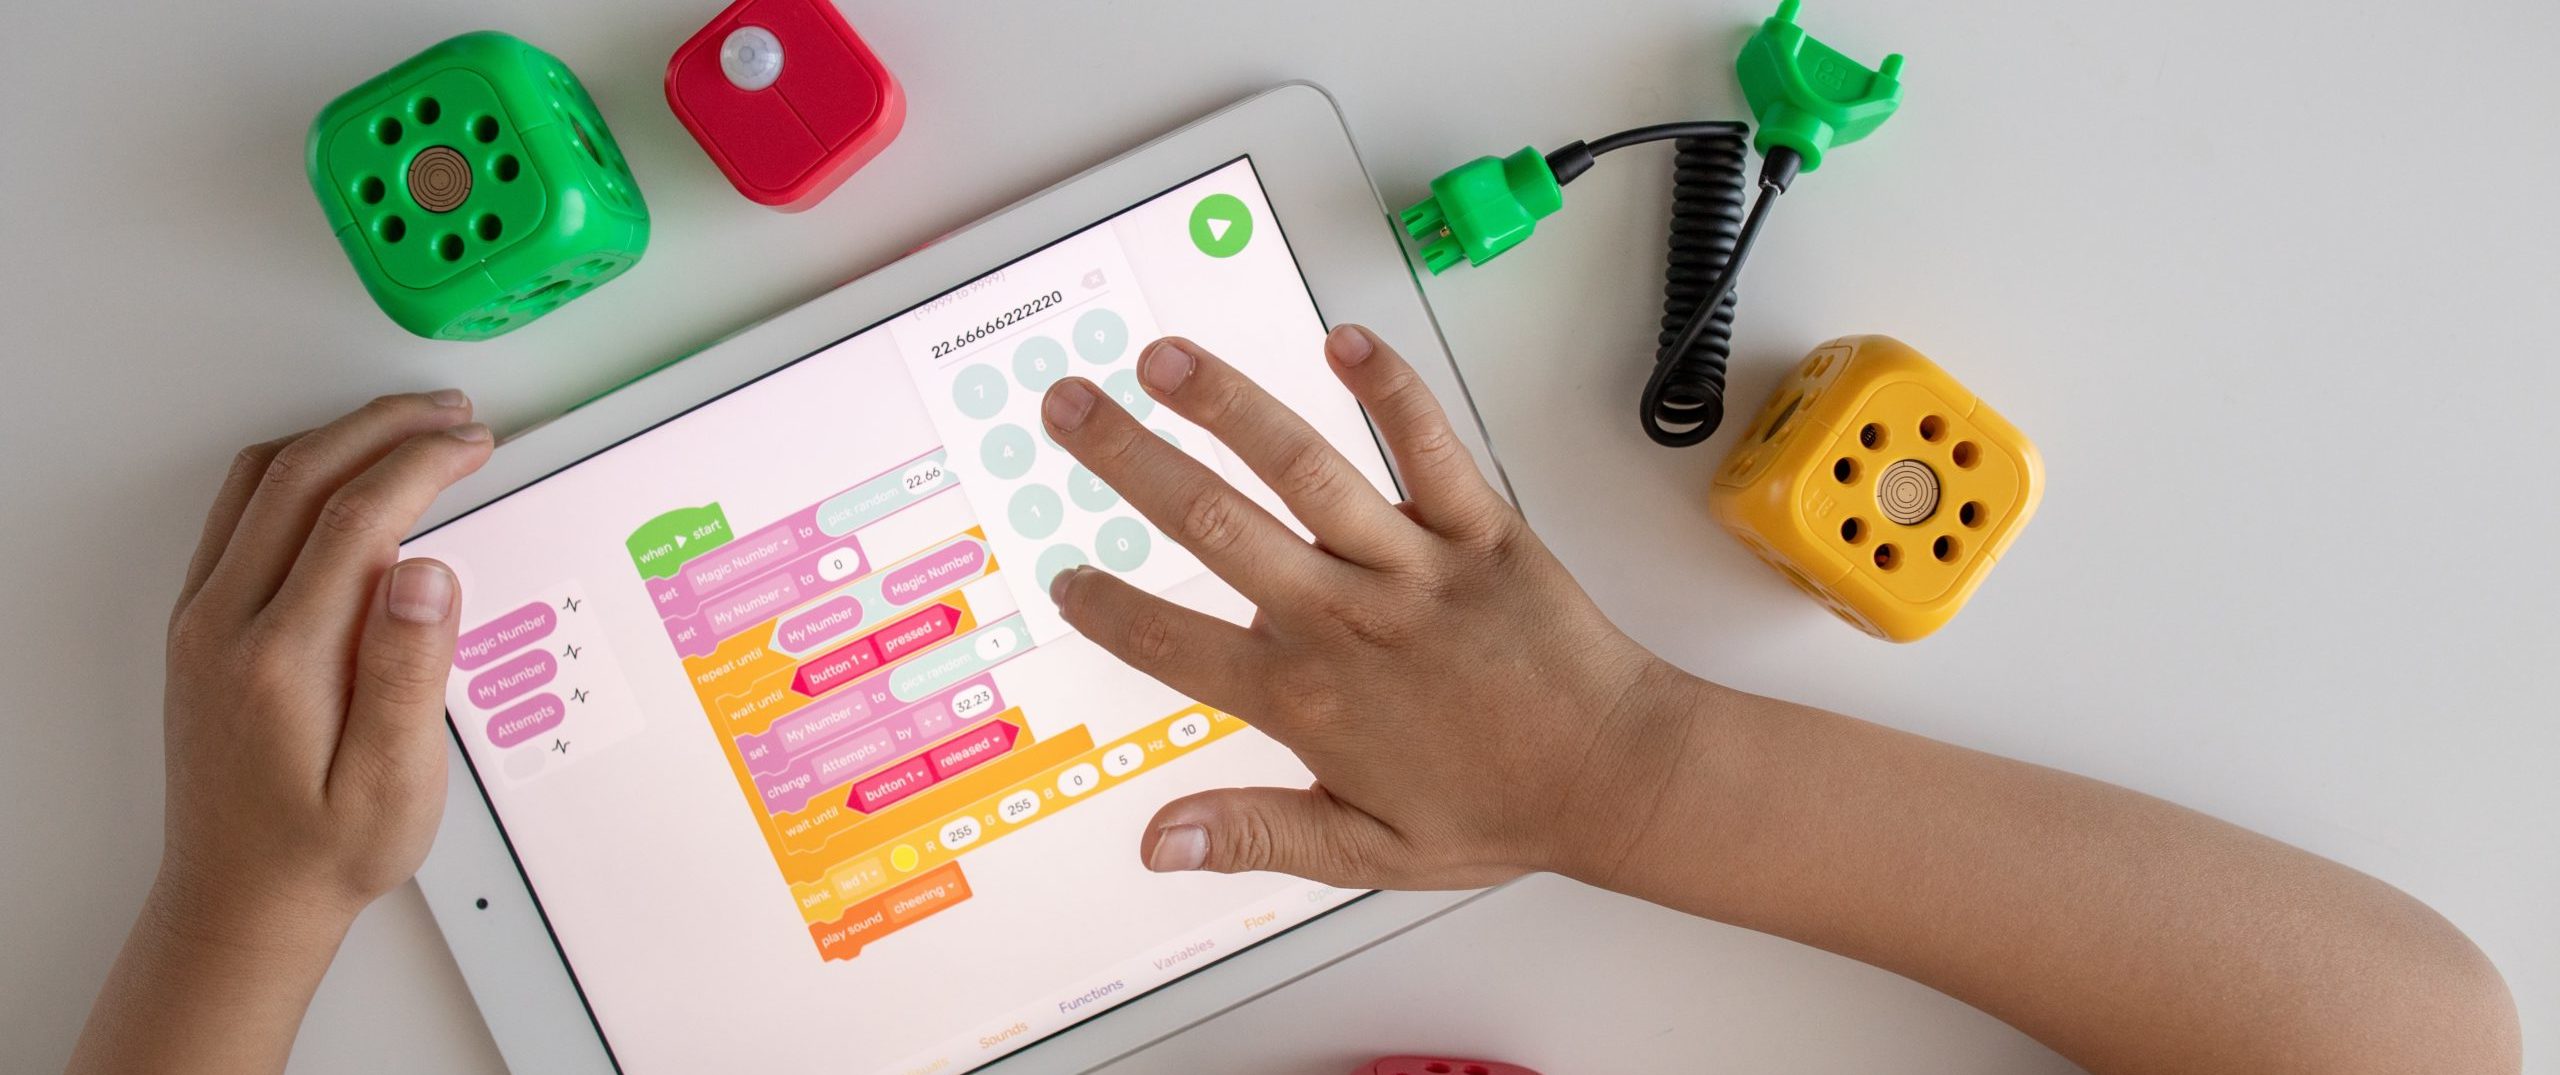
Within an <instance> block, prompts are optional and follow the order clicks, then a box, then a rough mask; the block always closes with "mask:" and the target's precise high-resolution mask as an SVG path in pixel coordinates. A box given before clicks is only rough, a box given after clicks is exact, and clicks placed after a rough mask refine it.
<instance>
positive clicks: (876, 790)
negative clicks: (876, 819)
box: [845, 757, 934, 814]
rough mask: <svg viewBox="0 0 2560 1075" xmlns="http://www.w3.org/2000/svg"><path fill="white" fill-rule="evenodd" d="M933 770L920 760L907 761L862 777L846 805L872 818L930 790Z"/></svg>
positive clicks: (855, 784)
mask: <svg viewBox="0 0 2560 1075" xmlns="http://www.w3.org/2000/svg"><path fill="white" fill-rule="evenodd" d="M933 781H934V776H933V766H931V765H928V764H926V763H925V760H924V758H922V757H913V758H908V759H907V760H905V761H902V762H899V763H898V764H896V765H893V766H890V767H889V768H887V769H884V770H881V771H880V772H877V773H873V774H871V775H870V776H866V777H863V778H862V779H860V780H857V781H855V782H854V784H853V794H852V795H851V796H848V797H847V798H846V799H845V805H846V806H850V807H852V808H854V809H855V810H858V811H860V812H862V813H865V814H874V813H878V812H880V811H881V810H882V809H884V808H886V807H888V806H890V805H892V804H894V803H896V802H897V801H898V800H900V799H904V798H906V797H907V796H910V795H913V794H915V793H917V792H919V791H923V790H924V789H926V788H929V787H932V786H933Z"/></svg>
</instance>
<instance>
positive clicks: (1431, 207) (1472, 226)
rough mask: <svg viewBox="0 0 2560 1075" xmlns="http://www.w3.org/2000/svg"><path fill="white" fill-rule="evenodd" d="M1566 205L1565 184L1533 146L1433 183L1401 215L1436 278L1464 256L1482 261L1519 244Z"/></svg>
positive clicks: (1484, 159)
mask: <svg viewBox="0 0 2560 1075" xmlns="http://www.w3.org/2000/svg"><path fill="white" fill-rule="evenodd" d="M1561 208H1564V187H1563V185H1562V184H1559V183H1557V182H1556V173H1555V170H1554V169H1551V168H1549V167H1547V159H1546V158H1545V157H1544V156H1541V155H1540V154H1539V153H1538V151H1537V150H1536V149H1535V148H1523V149H1521V150H1520V152H1518V153H1514V154H1512V155H1510V156H1508V157H1478V158H1476V159H1474V160H1471V161H1468V162H1467V163H1465V164H1461V165H1459V166H1457V167H1455V168H1451V169H1449V170H1448V171H1446V172H1442V173H1441V174H1440V178H1438V179H1434V180H1432V181H1431V196H1430V197H1428V198H1424V199H1422V200H1421V201H1418V202H1415V203H1414V204H1413V207H1412V208H1410V209H1407V210H1405V211H1404V212H1403V213H1401V214H1399V215H1398V217H1397V219H1398V220H1401V221H1403V222H1404V231H1405V234H1407V235H1410V236H1412V237H1414V238H1415V239H1416V240H1420V241H1422V243H1423V246H1422V264H1423V265H1424V266H1425V267H1426V268H1429V269H1430V270H1431V274H1432V275H1433V276H1438V275H1440V273H1441V271H1442V270H1445V269H1447V268H1448V267H1450V266H1452V265H1455V264H1457V263H1458V259H1459V258H1460V257H1464V258H1466V260H1467V263H1468V264H1470V265H1482V264H1484V263H1485V262H1488V261H1491V260H1493V258H1494V256H1495V255H1497V254H1500V253H1502V252H1503V251H1505V250H1509V249H1511V248H1512V247H1515V246H1518V245H1520V241H1521V240H1523V239H1526V238H1528V237H1529V233H1530V232H1531V231H1534V230H1536V229H1537V225H1538V218H1540V217H1543V216H1546V215H1547V214H1549V213H1552V212H1555V211H1556V210H1558V209H1561Z"/></svg>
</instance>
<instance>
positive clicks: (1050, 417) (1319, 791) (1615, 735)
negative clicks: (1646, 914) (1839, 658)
mask: <svg viewBox="0 0 2560 1075" xmlns="http://www.w3.org/2000/svg"><path fill="white" fill-rule="evenodd" d="M1325 354H1326V357H1327V358H1328V359H1330V361H1331V363H1332V365H1333V367H1334V371H1335V373H1336V374H1337V375H1338V376H1339V377H1340V378H1341V379H1342V382H1343V383H1344V384H1345V385H1347V386H1349V387H1350V389H1351V392H1352V394H1353V395H1354V396H1356V397H1358V398H1359V400H1360V402H1361V404H1362V405H1363V406H1365V407H1367V408H1368V410H1369V413H1370V414H1371V416H1372V417H1373V418H1374V419H1375V421H1376V423H1377V428H1378V431H1379V433H1380V434H1381V435H1382V437H1383V438H1384V439H1385V441H1386V444H1387V447H1388V449H1389V450H1390V451H1392V452H1394V453H1395V457H1396V460H1397V463H1398V467H1399V470H1400V472H1401V473H1402V475H1403V477H1404V480H1405V483H1406V486H1407V488H1408V489H1409V490H1410V492H1411V494H1412V500H1411V501H1410V502H1408V503H1405V504H1402V505H1397V504H1391V503H1389V502H1388V501H1387V499H1386V498H1385V497H1383V496H1380V495H1379V494H1378V491H1377V490H1376V489H1375V488H1374V487H1372V486H1371V485H1370V484H1369V482H1368V481H1367V480H1366V479H1364V478H1363V477H1362V476H1361V475H1360V472H1359V471H1358V470H1356V469H1354V468H1353V467H1352V465H1351V463H1350V461H1349V460H1346V459H1344V458H1343V457H1342V455H1341V454H1340V453H1338V452H1336V451H1335V450H1334V449H1333V447H1332V445H1330V444H1328V443H1327V442H1326V441H1325V440H1324V438H1323V437H1322V436H1321V435H1319V434H1318V433H1317V432H1316V431H1315V430H1314V429H1313V428H1312V427H1310V426H1309V425H1308V424H1307V423H1306V422H1305V421H1304V420H1302V419H1300V418H1299V417H1298V416H1297V415H1296V414H1295V413H1292V412H1291V411H1290V410H1289V409H1288V408H1287V407H1285V406H1283V405H1281V404H1280V403H1279V401H1277V400H1275V399H1273V398H1272V397H1271V396H1270V395H1268V394H1267V393H1265V392H1264V391H1263V390H1262V389H1261V388H1259V387H1257V386H1256V385H1254V383H1253V382H1252V381H1251V380H1249V379H1247V378H1246V377H1245V376H1244V375H1243V374H1241V373H1239V372H1237V371H1236V369H1235V368H1234V367H1232V366H1229V365H1227V364H1226V363H1225V362H1222V361H1220V360H1219V359H1218V358H1217V357H1215V356H1213V355H1210V354H1209V353H1207V352H1206V351H1203V350H1201V349H1200V348H1199V347H1197V345H1194V344H1191V343H1190V342H1188V341H1184V340H1165V341H1161V342H1159V343H1157V344H1156V345H1154V346H1153V347H1150V348H1149V349H1148V350H1147V352H1146V353H1145V354H1144V355H1143V356H1142V357H1141V358H1140V359H1139V366H1138V370H1139V380H1140V381H1141V382H1142V383H1144V384H1145V385H1146V390H1147V392H1148V394H1149V395H1152V396H1154V397H1155V398H1156V399H1158V400H1160V401H1162V402H1163V404H1164V405H1165V406H1167V407H1170V408H1172V409H1173V411H1174V412H1175V413H1177V414H1180V415H1182V416H1183V417H1184V418H1187V419H1189V420H1191V421H1192V422H1194V423H1196V424H1198V425H1199V426H1201V427H1202V428H1204V429H1206V430H1208V431H1209V432H1210V433H1211V434H1213V435H1215V436H1217V437H1218V438H1219V439H1220V440H1221V441H1224V442H1225V443H1226V445H1227V446H1228V447H1229V448H1230V449H1232V450H1233V451H1234V453H1235V455H1236V457H1237V458H1239V459H1241V460H1243V462H1244V463H1245V465H1246V466H1248V467H1251V468H1252V469H1253V471H1254V473H1255V474H1257V475H1259V476H1260V477H1261V478H1262V480H1263V481H1264V482H1266V483H1268V484H1269V485H1270V486H1271V487H1272V489H1273V490H1274V491H1276V492H1277V493H1278V494H1279V496H1280V498H1281V500H1282V501H1284V502H1285V503H1286V504H1287V505H1288V506H1289V508H1290V510H1291V511H1292V512H1293V513H1295V514H1296V515H1297V516H1298V518H1299V519H1300V520H1301V521H1303V522H1304V523H1305V524H1306V526H1307V528H1308V529H1309V530H1310V531H1311V532H1312V533H1313V534H1314V535H1315V538H1316V543H1315V544H1310V543H1308V542H1307V541H1305V540H1302V539H1300V538H1299V537H1298V536H1297V535H1296V534H1294V533H1292V532H1291V531H1290V530H1289V529H1288V528H1287V527H1285V526H1283V525H1282V524H1281V523H1280V521H1279V520H1278V519H1275V518H1273V517H1272V516H1271V515H1270V514H1268V513H1266V512H1265V511H1263V510H1262V509H1261V508H1260V507H1258V506H1256V505H1255V504H1254V503H1253V502H1252V501H1251V500H1249V499H1247V498H1246V497H1245V496H1244V495H1243V494H1242V493H1239V492H1237V491H1236V490H1235V489H1234V488H1233V487H1232V486H1229V485H1228V484H1227V483H1226V482H1225V481H1223V480H1220V478H1219V477H1218V476H1217V475H1216V474H1215V473H1212V472H1211V471H1210V470H1209V469H1208V468H1206V467H1203V466H1201V465H1200V464H1199V463H1198V462H1197V461H1195V460H1193V459H1192V458H1191V457H1190V456H1187V455H1184V454H1183V453H1182V452H1180V451H1179V450H1177V449H1175V448H1173V447H1172V446H1170V445H1168V444H1166V443H1165V442H1164V441H1163V440H1162V439H1161V438H1159V437H1157V436H1156V435H1155V434H1153V433H1151V432H1149V431H1148V430H1147V429H1146V428H1145V427H1144V426H1141V425H1139V424H1138V423H1137V422H1136V421H1135V420H1134V419H1132V418H1131V417H1130V416H1129V415H1128V413H1127V412H1125V411H1123V410H1122V409H1120V408H1119V407H1118V406H1117V405H1115V404H1114V403H1112V402H1111V400H1110V399H1109V398H1108V397H1107V396H1105V395H1104V394H1103V393H1101V392H1100V391H1098V390H1096V389H1095V388H1094V387H1093V386H1092V385H1091V384H1090V383H1087V382H1085V381H1083V380H1080V379H1069V380H1066V381H1061V382H1059V384H1058V385H1056V386H1055V387H1053V388H1051V389H1050V392H1049V396H1048V398H1047V400H1046V401H1045V403H1044V411H1043V414H1044V420H1045V421H1046V424H1047V425H1048V427H1049V431H1050V435H1051V436H1052V437H1054V438H1055V439H1056V440H1057V442H1058V443H1059V444H1060V445H1061V446H1063V447H1065V448H1066V449H1067V451H1069V452H1070V453H1072V454H1074V455H1075V457H1076V458H1077V459H1078V460H1080V461H1082V462H1083V463H1084V464H1085V465H1086V466H1087V467H1089V468H1091V470H1092V471H1093V473H1094V474H1095V475H1096V476H1097V477H1100V478H1101V479H1102V480H1103V481H1105V482H1107V483H1109V484H1110V485H1111V487H1112V488H1114V489H1116V490H1119V491H1120V492H1121V494H1122V495H1123V496H1124V497H1125V498H1126V499H1127V500H1128V501H1129V503H1130V504H1132V505H1133V506H1135V507H1136V508H1137V509H1138V510H1139V511H1140V512H1141V513H1143V514H1145V515H1146V517H1147V518H1148V519H1149V520H1150V521H1152V522H1154V523H1155V524H1156V526H1157V527H1158V528H1160V529H1162V530H1163V531H1164V532H1165V533H1166V534H1168V535H1171V536H1172V537H1173V538H1174V539H1175V540H1177V541H1179V542H1181V543H1182V544H1183V546H1184V547H1185V548H1188V549H1190V550H1191V551H1192V552H1193V553H1194V554H1196V555H1197V556H1199V557H1200V560H1201V562H1202V563H1204V564H1207V565H1208V567H1209V569H1210V570H1212V571H1215V572H1217V574H1218V575H1219V577H1221V578H1223V579H1225V580H1227V582H1228V584H1230V585H1232V586H1234V587H1235V588H1236V589H1237V590H1239V591H1241V592H1242V593H1243V594H1244V595H1245V596H1246V597H1248V598H1251V599H1252V600H1253V602H1254V604H1255V606H1256V607H1257V608H1258V609H1259V610H1260V611H1259V613H1258V614H1257V615H1256V616H1255V618H1254V622H1253V624H1252V626H1250V627H1239V626H1236V625H1234V624H1231V623H1227V622H1225V621H1222V620H1218V619H1215V618H1213V617H1210V616H1207V615H1204V614H1202V613H1198V612H1194V611H1191V610H1188V609H1184V608H1180V607H1178V606H1175V605H1174V604H1172V603H1170V602H1168V601H1165V600H1164V599H1162V598H1159V597H1155V596H1153V595H1150V594H1147V593H1144V592H1142V591H1140V590H1137V589H1135V588H1133V587H1131V586H1130V585H1128V584H1127V583H1124V582H1122V581H1120V580H1119V579H1117V578H1113V577H1112V576H1110V575H1108V574H1106V573H1104V572H1102V571H1099V570H1096V569H1092V568H1082V569H1078V570H1075V571H1073V572H1070V573H1067V574H1063V575H1060V576H1059V577H1058V578H1057V579H1056V580H1055V581H1054V582H1053V584H1052V590H1051V593H1052V596H1053V597H1054V598H1055V599H1056V600H1057V602H1058V605H1059V609H1060V611H1061V612H1062V614H1064V616H1065V617H1066V619H1067V621H1068V622H1069V623H1071V624H1073V625H1075V626H1076V628H1077V629H1078V630H1080V631H1082V632H1083V633H1084V634H1085V636H1086V637H1088V638H1091V639H1093V640H1094V641H1095V642H1096V643H1098V644H1100V645H1101V646H1102V647H1103V648H1105V649H1108V650H1110V651H1111V652H1112V653H1114V654H1116V655H1118V656H1119V657H1120V658H1121V659H1122V660H1124V661H1127V662H1128V663H1129V664H1130V665H1131V666H1132V667H1135V668H1137V669H1138V670H1140V671H1143V672H1146V673H1148V674H1150V675H1153V676H1156V677H1157V678H1159V679H1162V680H1163V681H1165V683H1167V684H1168V685H1170V686H1172V687H1173V688H1175V689H1176V690H1180V691H1182V692H1183V693H1185V694H1188V695H1190V696H1191V697H1193V698H1197V699H1199V700H1200V701H1203V702H1206V703H1208V704H1210V705H1213V706H1216V707H1218V708H1220V709H1223V710H1226V711H1227V712H1230V713H1233V714H1235V715H1237V716H1240V717H1242V718H1244V719H1246V720H1248V721H1251V722H1252V723H1253V725H1254V726H1255V727H1256V728H1259V729H1261V730H1263V731H1265V732H1267V733H1269V734H1270V735H1271V736H1272V737H1273V738H1275V739H1277V740H1279V741H1280V742H1281V743H1283V744H1285V745H1287V746H1288V747H1289V748H1290V749H1292V750H1293V751H1295V752H1296V753H1297V755H1298V757H1299V758H1300V759H1301V760H1302V761H1304V762H1305V763H1306V765H1307V767H1308V768H1309V769H1310V770H1312V771H1314V773H1315V775H1316V781H1317V782H1316V784H1315V786H1313V787H1311V788H1303V789H1301V788H1239V789H1226V790H1219V791H1211V792H1205V793H1202V794H1198V795H1193V796H1189V797H1187V798H1183V799H1179V800H1176V801H1174V802H1173V803H1171V804H1169V805H1167V806H1166V807H1165V808H1164V809H1163V810H1162V811H1160V812H1158V813H1157V815H1156V818H1155V821H1154V822H1153V823H1152V824H1151V825H1150V826H1149V831H1148V833H1147V834H1146V836H1145V838H1144V840H1143V842H1142V846H1141V854H1142V855H1143V857H1144V859H1145V861H1146V863H1147V865H1148V866H1149V867H1151V868H1153V869H1157V870H1186V869H1209V870H1216V871H1221V872H1235V871H1241V870H1279V871H1284V872H1288V873H1294V874H1298V875H1301V876H1305V877H1310V878H1314V879H1317V880H1320V881H1324V882H1327V883H1330V884H1335V885H1341V886H1344V887H1350V888H1406V889H1412V888H1466V887H1475V886H1479V885H1485V884H1490V883H1493V882H1496V881H1501V880H1506V879H1508V878H1510V877H1513V876H1517V875H1519V874H1521V873H1524V872H1528V871H1532V870H1558V871H1562V872H1571V873H1576V874H1578V875H1583V876H1590V875H1591V874H1593V873H1596V872H1606V870H1607V869H1608V867H1609V865H1610V863H1611V862H1612V861H1613V860H1614V858H1615V857H1616V856H1618V855H1620V854H1622V853H1623V852H1624V851H1625V850H1626V849H1627V848H1628V847H1630V846H1632V843H1633V841H1634V840H1635V838H1636V837H1637V835H1638V832H1639V830H1640V829H1641V828H1642V827H1643V824H1644V822H1645V821H1646V818H1645V817H1644V816H1639V815H1640V814H1641V813H1642V811H1640V810H1632V809H1631V808H1630V807H1629V806H1628V805H1627V804H1630V803H1639V802H1645V801H1649V800H1648V799H1647V798H1646V792H1648V791H1649V790H1650V789H1652V788H1653V787H1655V786H1658V785H1659V784H1660V783H1661V782H1662V781H1663V780H1664V779H1665V778H1666V776H1667V774H1666V772H1665V771H1664V766H1665V765H1666V764H1667V760H1668V759H1669V758H1670V757H1671V756H1672V754H1671V752H1669V751H1666V750H1662V749H1659V747H1658V740H1659V739H1660V738H1661V737H1662V736H1664V735H1666V734H1668V735H1677V734H1679V732H1678V727H1677V725H1678V722H1679V721H1680V720H1682V719H1683V718H1685V717H1686V716H1688V715H1690V714H1694V713H1695V712H1697V710H1698V708H1699V706H1700V705H1701V704H1702V702H1703V700H1704V698H1705V697H1706V695H1707V694H1708V693H1709V692H1711V691H1712V690H1713V688H1710V687H1709V686H1708V685H1706V684H1705V683H1703V682H1701V681H1699V680H1697V679H1695V678H1693V677H1691V676H1688V675H1686V674H1684V673H1682V672H1680V671H1679V670H1677V669H1674V668H1672V667H1671V666H1670V665H1668V664H1666V663H1664V662H1663V661H1661V660H1660V659H1658V658H1656V657H1654V656H1653V655H1652V654H1651V653H1649V652H1647V651H1645V650H1644V648H1643V647H1641V646H1638V645H1637V644H1636V643H1635V642H1634V641H1632V640H1630V639H1629V638H1627V637H1626V635H1624V634H1622V633H1620V632H1619V631H1618V629H1617V628H1616V627H1614V626H1612V625H1611V624H1610V623H1609V621H1608V619H1607V618H1606V617H1604V616H1603V615H1602V614H1601V612H1600V610H1599V609H1598V608H1597V607H1596V606H1594V605H1593V604H1592V602H1591V600H1590V598H1588V597H1587V596H1585V595H1584V593H1583V591H1582V588H1581V587H1580V586H1579V585H1577V584H1576V583H1575V582H1574V580H1573V578H1572V576H1571V575H1569V574H1567V573H1566V572H1565V569H1564V566H1563V565H1562V564H1560V563H1558V562H1557V560H1556V558H1555V556H1554V555H1553V554H1551V553H1549V552H1548V551H1547V548H1546V546H1545V545H1543V544H1541V543H1540V542H1539V541H1538V538H1537V535H1535V534H1533V533H1531V532H1530V531H1529V527H1528V524H1527V522H1526V521H1525V520H1523V519H1522V518H1521V517H1520V513H1519V512H1517V511H1515V510H1513V509H1512V507H1511V506H1510V505H1509V504H1508V503H1505V502H1504V501H1503V499H1502V498H1501V497H1500V496H1499V495H1498V494H1496V493H1495V492H1494V490H1493V488H1492V487H1491V486H1490V485H1488V484H1487V483H1486V482H1485V479H1484V477H1483V475H1482V474H1481V472H1479V471H1478V470H1477V469H1476V463H1475V460H1474V459H1473V458H1472V457H1471V456H1470V455H1469V454H1468V452H1467V449H1466V447H1465V446H1464V445H1463V444H1462V443H1461V442H1459V440H1458V439H1457V437H1456V436H1455V435H1454V434H1453V433H1452V432H1451V430H1450V426H1449V420H1448V417H1447V416H1446V415H1445V414H1443V413H1442V411H1441V409H1440V405H1439V403H1438V401H1436V400H1435V399H1433V398H1432V395H1431V392H1430V389H1429V388H1427V387H1426V386H1424V384H1423V383H1422V380H1421V378H1420V377H1418V376H1416V375H1415V373H1414V371H1413V368H1412V367H1411V366H1409V365H1407V364H1406V363H1405V360H1404V359H1403V358H1402V357H1401V356H1399V355H1397V354H1396V353H1395V352H1394V351H1392V350H1390V349H1388V348H1387V347H1386V346H1385V345H1384V344H1382V343H1380V342H1379V341H1378V340H1377V339H1376V337H1374V336H1372V335H1370V334H1369V333H1368V331H1367V330H1365V329H1361V328H1357V327H1344V328H1341V329H1337V330H1336V331H1335V332H1334V333H1333V334H1332V336H1331V337H1329V338H1328V339H1327V340H1326V342H1325ZM1399 509H1401V510H1399Z"/></svg>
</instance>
